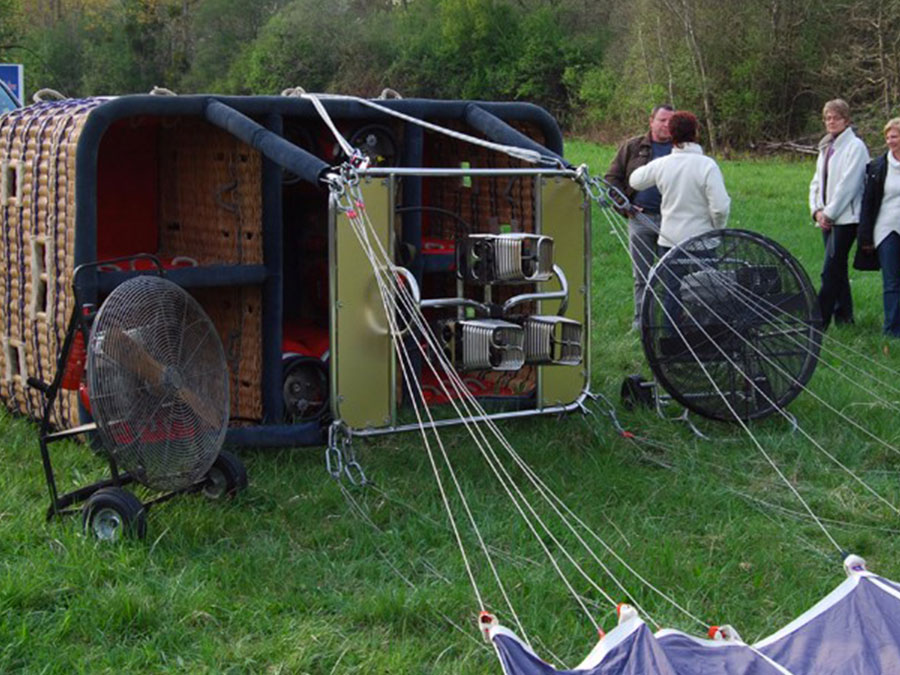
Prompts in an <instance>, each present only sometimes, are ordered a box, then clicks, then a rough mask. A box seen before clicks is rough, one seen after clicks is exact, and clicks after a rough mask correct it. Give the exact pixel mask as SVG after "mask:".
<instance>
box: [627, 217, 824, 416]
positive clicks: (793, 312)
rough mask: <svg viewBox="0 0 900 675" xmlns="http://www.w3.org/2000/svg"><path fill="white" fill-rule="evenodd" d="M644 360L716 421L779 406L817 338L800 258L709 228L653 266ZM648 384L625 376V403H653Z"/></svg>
mask: <svg viewBox="0 0 900 675" xmlns="http://www.w3.org/2000/svg"><path fill="white" fill-rule="evenodd" d="M641 341H642V343H643V347H644V353H645V355H646V357H647V362H648V364H649V365H650V369H651V370H652V371H653V374H654V376H655V378H656V382H657V383H658V384H660V385H661V386H662V387H663V388H664V389H665V390H666V391H667V392H668V393H669V394H670V395H671V397H672V398H673V399H675V400H676V401H678V402H679V403H680V404H682V405H683V406H685V408H687V409H688V410H691V411H693V412H696V413H698V414H700V415H703V416H704V417H708V418H711V419H716V420H723V421H732V420H734V419H735V418H740V419H743V420H750V419H756V418H760V417H765V416H767V415H770V414H772V413H773V412H775V411H777V410H781V409H783V408H784V407H785V406H786V405H787V404H788V403H790V402H791V401H792V400H794V398H796V397H797V395H798V394H799V393H800V392H801V391H802V390H803V388H804V386H805V385H806V384H807V383H808V382H809V380H810V378H811V377H812V375H813V372H814V371H815V368H816V364H817V362H818V357H819V350H820V347H821V342H822V332H821V317H820V314H819V308H818V302H817V300H816V294H815V291H814V290H813V287H812V284H811V283H810V281H809V277H808V276H807V275H806V272H805V271H804V270H803V268H802V266H801V265H800V264H799V262H798V261H797V260H796V259H795V258H794V257H793V256H792V255H791V254H790V253H788V252H787V251H786V250H785V249H784V248H783V247H782V246H780V245H779V244H777V243H776V242H774V241H772V240H771V239H768V238H766V237H763V236H762V235H759V234H757V233H754V232H748V231H745V230H731V229H729V230H714V231H711V232H706V233H704V234H701V235H698V236H696V237H693V238H692V239H689V240H688V241H686V242H684V243H683V244H681V245H680V246H677V247H675V248H673V249H671V250H670V251H669V252H668V253H667V254H666V255H665V256H663V257H662V258H661V259H660V260H659V262H658V263H657V264H656V265H655V266H654V267H653V270H652V271H651V273H650V276H649V278H648V282H647V290H646V292H645V294H644V300H643V303H642V306H641ZM653 389H654V387H653V384H652V383H649V382H646V381H645V380H643V378H641V377H640V376H637V375H632V376H630V377H628V378H626V380H625V382H624V383H623V385H622V397H623V400H624V402H625V404H626V405H627V406H629V407H630V406H633V405H634V404H644V405H653V403H654V402H655V401H656V400H657V399H658V397H656V396H655V395H654V391H653Z"/></svg>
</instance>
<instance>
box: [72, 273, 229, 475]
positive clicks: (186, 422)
mask: <svg viewBox="0 0 900 675" xmlns="http://www.w3.org/2000/svg"><path fill="white" fill-rule="evenodd" d="M87 377H88V391H89V396H90V402H91V410H92V414H93V416H94V419H95V421H96V423H97V427H98V430H99V433H100V437H101V439H102V440H103V444H104V446H105V448H106V450H107V451H108V452H109V453H110V455H111V456H112V457H113V459H114V460H115V461H116V463H117V464H118V465H119V466H120V467H121V468H122V469H124V470H125V471H128V473H130V474H131V475H132V476H133V477H134V478H135V479H136V480H137V481H139V482H140V483H143V484H144V485H147V486H149V487H151V488H154V489H158V490H178V489H181V488H185V487H188V486H189V485H192V484H194V483H196V482H198V481H199V480H200V479H202V478H203V477H204V476H205V475H206V473H207V472H208V471H209V468H210V467H211V466H212V464H213V462H214V461H215V459H216V457H217V456H218V454H219V450H220V448H221V446H222V443H223V441H224V438H225V431H226V428H227V426H228V407H229V395H228V370H227V365H226V361H225V352H224V350H223V348H222V342H221V340H220V338H219V335H218V333H217V332H216V329H215V326H214V325H213V323H212V321H211V320H210V319H209V317H208V316H207V315H206V314H205V313H204V311H203V309H202V308H201V307H200V305H199V304H198V303H197V301H196V300H194V298H193V297H191V296H190V295H189V294H188V293H187V292H186V291H184V290H183V289H182V288H181V287H179V286H177V285H176V284H174V283H172V282H170V281H167V280H166V279H162V278H160V277H157V276H149V275H148V276H140V277H135V278H133V279H129V280H128V281H125V282H124V283H122V284H120V285H119V286H117V287H116V288H115V289H114V290H113V291H112V293H110V295H109V296H108V297H107V298H106V300H105V301H104V303H103V304H102V306H101V307H100V311H99V312H98V313H97V316H96V319H95V320H94V324H93V329H92V331H91V339H90V346H89V348H88V362H87Z"/></svg>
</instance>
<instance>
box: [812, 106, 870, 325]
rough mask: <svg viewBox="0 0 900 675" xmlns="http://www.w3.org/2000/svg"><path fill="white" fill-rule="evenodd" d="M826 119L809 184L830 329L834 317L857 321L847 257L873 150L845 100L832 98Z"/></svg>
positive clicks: (822, 300)
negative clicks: (819, 238) (822, 247)
mask: <svg viewBox="0 0 900 675" xmlns="http://www.w3.org/2000/svg"><path fill="white" fill-rule="evenodd" d="M822 119H823V121H824V123H825V131H827V132H828V133H827V134H826V135H825V137H824V138H822V140H821V141H819V158H818V160H817V161H816V173H815V175H813V179H812V181H811V182H810V184H809V211H810V214H811V215H812V219H813V222H814V223H815V225H816V227H818V228H819V229H820V230H822V238H823V240H824V242H825V261H824V263H823V264H822V286H821V288H820V290H819V308H820V310H821V312H822V325H823V327H825V328H827V327H828V325H829V324H830V323H831V319H832V318H834V321H835V323H853V298H852V296H851V295H850V279H849V278H848V276H847V259H848V257H849V255H850V249H851V248H852V247H853V241H854V240H855V239H856V229H857V226H858V224H859V216H860V210H861V202H862V193H863V180H864V178H865V175H866V164H868V163H869V151H868V149H866V144H865V143H863V141H862V140H861V139H860V138H859V137H858V136H857V135H856V134H855V133H853V129H851V128H850V106H849V105H847V102H846V101H844V100H843V99H839V98H836V99H834V100H832V101H828V103H826V104H825V106H824V107H823V108H822Z"/></svg>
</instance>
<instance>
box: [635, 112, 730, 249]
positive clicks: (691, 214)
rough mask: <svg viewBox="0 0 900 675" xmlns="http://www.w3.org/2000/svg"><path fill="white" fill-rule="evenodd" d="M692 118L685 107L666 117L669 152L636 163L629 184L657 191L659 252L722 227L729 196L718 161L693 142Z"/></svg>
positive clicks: (694, 122)
mask: <svg viewBox="0 0 900 675" xmlns="http://www.w3.org/2000/svg"><path fill="white" fill-rule="evenodd" d="M698 126H699V125H698V124H697V118H696V117H695V116H694V115H693V114H692V113H689V112H687V111H684V110H679V111H677V112H675V113H674V114H673V115H672V116H671V117H670V118H669V133H670V134H671V136H672V152H671V154H669V155H666V156H665V157H660V158H659V159H654V160H653V161H652V162H649V163H648V164H645V165H644V166H642V167H639V168H638V169H635V171H634V173H632V174H631V178H630V183H631V187H633V188H634V189H635V190H646V189H647V188H649V187H651V186H654V185H655V186H656V187H658V188H659V191H660V193H661V194H662V203H661V205H660V213H661V214H662V222H661V225H660V229H659V248H660V255H663V254H664V253H665V252H666V251H668V250H669V249H670V248H672V247H673V246H677V245H678V244H680V243H681V242H683V241H685V240H687V239H690V238H691V237H693V236H695V235H698V234H701V233H702V232H706V231H707V230H712V229H718V228H722V227H725V223H726V222H727V221H728V211H729V209H730V208H731V199H730V198H729V196H728V192H727V191H726V190H725V181H724V180H723V178H722V172H721V171H720V170H719V165H718V164H716V162H715V160H714V159H712V158H711V157H707V156H706V155H704V154H703V148H701V147H700V146H699V145H698V144H697V130H698Z"/></svg>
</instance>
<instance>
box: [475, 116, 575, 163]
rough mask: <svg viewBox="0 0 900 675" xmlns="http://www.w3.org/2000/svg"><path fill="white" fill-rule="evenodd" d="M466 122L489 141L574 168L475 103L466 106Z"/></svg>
mask: <svg viewBox="0 0 900 675" xmlns="http://www.w3.org/2000/svg"><path fill="white" fill-rule="evenodd" d="M465 115H466V122H468V123H469V125H470V126H471V127H472V128H473V129H477V130H478V131H480V132H481V133H483V134H484V135H485V136H487V137H488V138H489V139H490V140H492V141H494V142H495V143H503V144H504V145H514V146H517V147H519V148H527V149H528V150H535V151H537V152H539V153H541V154H542V155H544V156H547V157H553V158H554V159H557V160H559V161H560V162H562V163H563V166H565V167H566V168H568V169H571V168H574V167H573V166H572V165H571V164H570V163H569V162H567V161H566V160H565V159H563V158H562V156H560V155H558V154H556V153H555V152H553V151H552V150H548V149H547V148H545V147H544V146H543V145H541V144H540V143H538V142H537V141H535V140H532V139H531V138H529V137H528V136H526V135H525V134H523V133H522V132H521V131H517V130H516V129H514V128H513V127H511V126H510V125H509V124H507V123H506V122H504V121H503V120H501V119H500V118H499V117H497V116H496V115H492V114H491V113H489V112H488V111H487V110H485V109H484V108H481V107H479V106H478V105H477V104H475V103H469V104H468V105H467V106H466V112H465Z"/></svg>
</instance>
